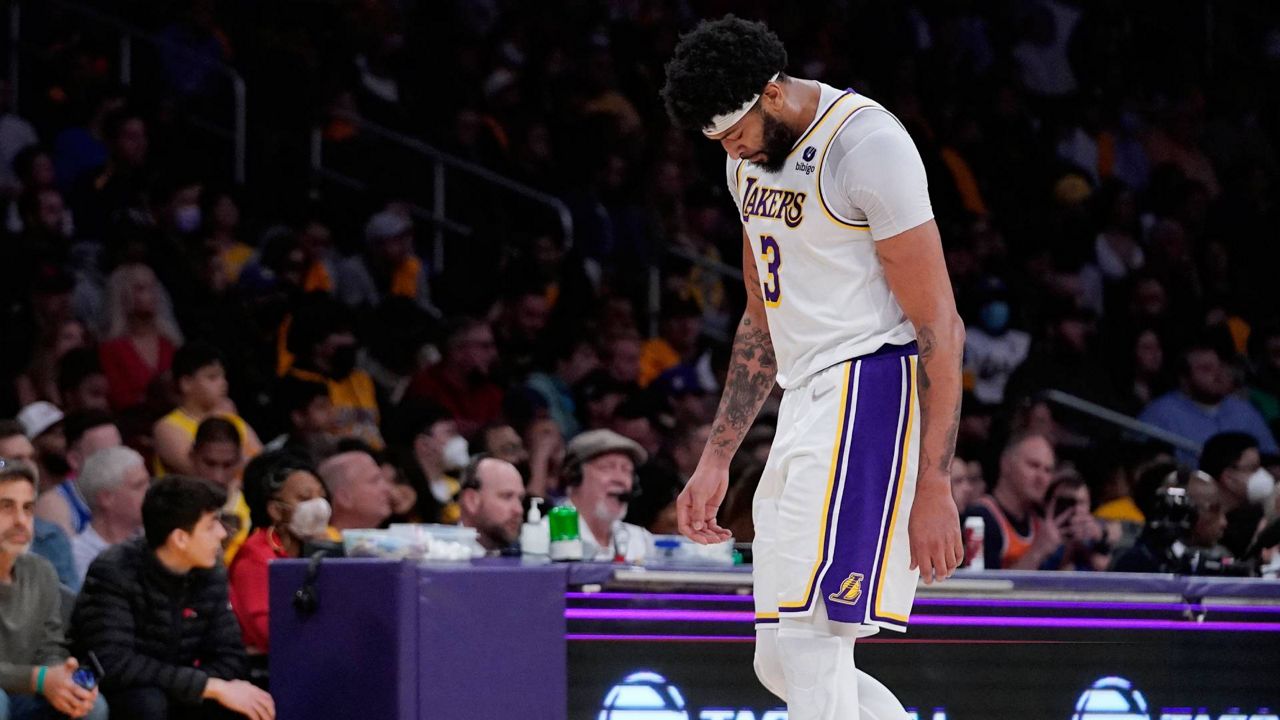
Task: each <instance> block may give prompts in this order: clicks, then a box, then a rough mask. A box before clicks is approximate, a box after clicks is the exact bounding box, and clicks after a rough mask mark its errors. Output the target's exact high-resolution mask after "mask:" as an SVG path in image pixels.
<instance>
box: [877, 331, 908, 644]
mask: <svg viewBox="0 0 1280 720" xmlns="http://www.w3.org/2000/svg"><path fill="white" fill-rule="evenodd" d="M908 367H909V368H910V372H909V374H910V379H911V381H910V382H909V383H907V432H906V433H905V434H904V435H903V439H902V458H901V460H900V462H899V464H898V491H897V493H896V495H895V497H894V501H893V515H892V516H891V517H890V518H889V532H888V534H886V535H885V539H884V552H882V553H881V554H880V579H879V580H877V581H876V614H877V615H879V616H880V617H885V618H889V619H890V620H897V621H898V622H901V623H907V622H910V619H909V618H906V617H903V616H901V615H894V614H892V613H887V612H885V611H884V610H881V609H880V603H881V602H883V600H884V593H883V592H882V590H883V588H884V578H885V575H888V572H887V571H886V570H885V566H886V564H887V563H888V561H889V549H890V548H891V547H892V546H893V531H894V529H895V527H896V526H897V524H898V515H899V514H900V513H901V512H902V487H903V486H904V485H906V484H907V457H908V453H910V452H911V425H912V422H913V421H914V420H915V406H916V357H915V356H914V355H913V356H910V357H909V358H908Z"/></svg>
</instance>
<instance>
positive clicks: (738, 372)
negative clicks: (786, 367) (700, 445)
mask: <svg viewBox="0 0 1280 720" xmlns="http://www.w3.org/2000/svg"><path fill="white" fill-rule="evenodd" d="M756 292H759V290H758V289H757V290H756ZM776 374H777V361H776V360H775V358H774V355H773V342H772V341H771V340H770V338H769V329H768V327H766V326H764V324H762V323H760V322H759V319H758V318H756V319H753V318H752V316H751V313H750V312H749V311H748V312H746V313H744V314H743V315H742V321H741V322H739V323H738V332H737V335H735V336H734V339H733V355H732V357H731V359H730V361H729V373H728V374H727V375H726V376H725V383H724V395H723V396H722V397H721V398H720V407H719V409H718V410H716V418H715V421H714V423H713V424H712V428H711V440H710V442H709V443H708V449H709V450H711V451H712V452H714V453H715V454H716V455H717V456H718V457H720V458H722V459H724V460H729V459H731V458H732V457H733V454H734V453H735V452H737V450H738V446H739V445H741V444H742V439H743V437H745V436H746V434H747V430H749V429H750V428H751V423H752V422H754V421H755V419H756V414H757V413H759V412H760V406H761V405H763V404H764V400H765V398H767V397H768V396H769V393H770V392H772V390H773V381H774V377H775V376H776Z"/></svg>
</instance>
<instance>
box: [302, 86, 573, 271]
mask: <svg viewBox="0 0 1280 720" xmlns="http://www.w3.org/2000/svg"><path fill="white" fill-rule="evenodd" d="M329 117H330V118H336V119H340V120H342V121H344V122H347V123H350V124H352V125H354V126H355V127H357V128H359V130H360V132H361V133H363V134H366V135H368V136H370V137H374V138H377V139H379V140H382V141H384V142H387V143H390V144H392V145H396V146H399V147H401V148H403V149H404V150H407V151H409V152H412V153H414V154H416V155H418V156H419V157H421V158H423V159H424V160H426V161H427V162H429V163H431V204H430V206H429V207H427V206H423V205H421V204H418V203H412V202H411V203H410V209H411V211H412V212H413V213H414V215H416V216H418V217H421V218H423V219H426V220H428V221H430V223H431V224H432V227H433V231H432V243H431V247H432V250H431V254H432V271H433V272H435V273H439V272H441V271H442V270H443V269H444V246H445V242H444V239H445V232H446V231H447V232H453V233H456V234H459V235H462V236H468V235H470V234H471V233H472V228H471V227H470V226H468V225H465V224H463V223H461V222H458V221H457V220H454V219H453V218H450V217H449V213H448V192H447V188H448V181H447V178H446V174H447V173H446V171H449V170H452V171H455V172H459V173H462V174H464V175H467V176H470V177H471V178H474V179H477V180H480V181H482V182H484V183H487V184H489V185H491V186H493V187H496V188H501V189H502V190H505V191H507V192H509V193H512V194H513V195H516V196H518V197H522V198H524V199H526V200H529V201H531V202H533V203H535V204H538V205H541V206H543V207H546V208H547V209H548V210H550V211H551V213H552V214H553V215H554V216H555V217H556V219H557V220H558V222H559V223H560V231H561V234H562V236H563V239H564V240H563V241H564V247H565V248H566V249H568V248H570V247H572V246H573V214H572V213H571V212H570V211H569V206H568V205H566V204H565V203H564V201H563V200H561V199H560V198H558V197H556V196H554V195H552V194H550V193H546V192H543V191H541V190H539V189H537V188H534V187H531V186H529V185H526V184H524V183H522V182H519V181H517V180H513V179H511V178H509V177H506V176H505V175H502V174H500V173H497V172H494V171H493V170H490V169H488V168H486V167H483V166H480V165H477V164H475V163H473V162H469V161H467V160H463V159H461V158H459V157H456V156H454V155H450V154H449V153H447V152H445V151H443V150H440V149H439V148H437V147H435V146H433V145H431V144H429V143H427V142H426V141H424V140H422V139H421V138H417V137H413V136H412V135H407V134H405V133H402V132H398V131H396V130H392V129H390V128H387V127H384V126H382V125H379V124H377V123H375V122H373V121H370V120H366V119H365V118H362V117H360V116H359V115H358V114H356V113H351V112H347V111H341V110H339V111H334V112H331V113H330V114H329ZM310 162H311V172H312V174H313V176H315V177H320V178H324V179H327V180H330V181H333V182H336V183H338V184H340V185H343V186H346V187H348V188H351V189H354V190H359V191H368V190H369V189H370V186H371V182H370V181H369V180H367V179H363V178H357V177H354V176H352V175H349V174H347V173H344V172H342V171H341V170H337V169H335V168H332V167H327V166H326V165H325V152H324V131H323V129H322V128H321V127H314V128H312V130H311V142H310Z"/></svg>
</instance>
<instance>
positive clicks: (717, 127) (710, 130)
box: [702, 73, 781, 137]
mask: <svg viewBox="0 0 1280 720" xmlns="http://www.w3.org/2000/svg"><path fill="white" fill-rule="evenodd" d="M778 75H781V73H774V74H773V77H771V78H769V79H768V81H766V82H765V85H768V84H769V83H771V82H773V81H774V80H777V79H778ZM759 99H760V94H759V93H757V94H755V95H752V96H751V99H750V100H748V101H746V102H745V103H743V104H742V107H740V108H738V109H737V110H734V111H732V112H727V113H725V114H723V115H716V116H715V117H713V118H711V122H709V123H707V124H706V125H705V126H704V127H703V128H702V134H703V135H706V136H707V137H715V136H716V135H719V134H720V133H722V132H724V131H726V130H728V129H729V128H731V127H733V126H734V125H737V124H738V121H739V120H741V119H742V118H743V116H745V115H746V114H747V113H748V112H750V110H751V108H752V107H754V106H755V104H756V101H758V100H759Z"/></svg>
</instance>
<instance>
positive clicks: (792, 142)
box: [756, 108, 800, 173]
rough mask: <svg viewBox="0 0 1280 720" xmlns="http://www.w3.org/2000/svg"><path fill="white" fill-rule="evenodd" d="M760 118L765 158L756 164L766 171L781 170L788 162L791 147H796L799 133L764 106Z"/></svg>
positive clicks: (762, 149)
mask: <svg viewBox="0 0 1280 720" xmlns="http://www.w3.org/2000/svg"><path fill="white" fill-rule="evenodd" d="M760 118H761V136H762V142H763V144H764V147H763V148H761V152H762V153H764V160H762V161H760V162H758V163H756V164H757V165H759V166H760V167H762V168H764V169H765V172H769V173H777V172H781V171H782V168H783V167H784V166H785V165H786V164H787V157H788V156H789V155H791V148H793V147H795V146H796V140H799V139H800V138H799V135H798V134H797V133H796V132H795V131H794V130H792V129H791V128H790V127H788V126H787V124H786V123H784V122H782V121H781V120H779V119H778V118H776V117H774V116H773V115H770V114H769V112H768V111H767V110H765V109H764V108H760Z"/></svg>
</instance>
